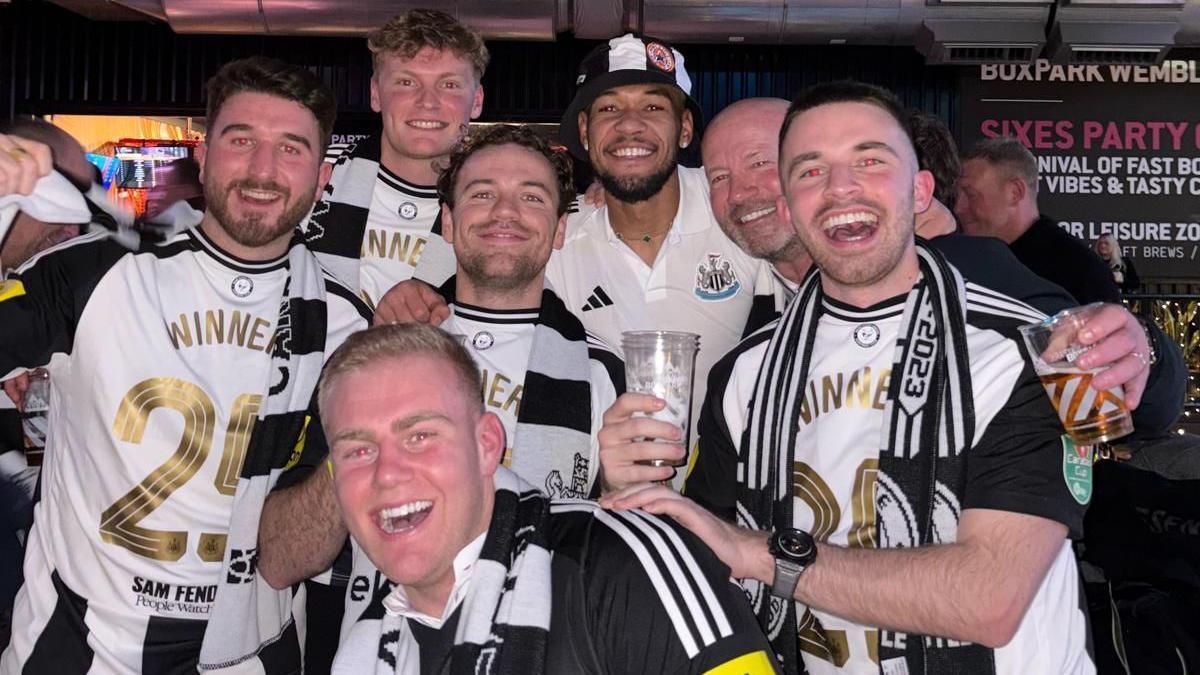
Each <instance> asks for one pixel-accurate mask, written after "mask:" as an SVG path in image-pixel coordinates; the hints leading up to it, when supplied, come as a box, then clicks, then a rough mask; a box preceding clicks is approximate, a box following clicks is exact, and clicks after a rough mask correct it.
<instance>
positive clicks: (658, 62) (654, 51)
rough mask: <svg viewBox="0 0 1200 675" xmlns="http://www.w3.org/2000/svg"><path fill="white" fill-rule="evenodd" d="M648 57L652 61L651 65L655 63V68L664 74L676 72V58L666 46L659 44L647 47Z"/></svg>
mask: <svg viewBox="0 0 1200 675" xmlns="http://www.w3.org/2000/svg"><path fill="white" fill-rule="evenodd" d="M646 57H647V58H649V59H650V63H653V64H654V67H655V68H658V69H659V70H661V71H663V72H664V73H673V72H675V56H674V55H673V54H672V53H671V50H670V49H668V48H667V46H666V45H663V44H659V43H657V42H651V43H650V44H648V45H646Z"/></svg>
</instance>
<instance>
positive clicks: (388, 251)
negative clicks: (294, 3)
mask: <svg viewBox="0 0 1200 675" xmlns="http://www.w3.org/2000/svg"><path fill="white" fill-rule="evenodd" d="M367 47H368V48H369V49H370V50H371V63H372V65H373V67H374V72H373V73H372V75H371V109H372V110H374V111H375V112H377V113H380V116H381V117H382V122H383V128H382V130H381V131H380V132H377V133H375V134H372V135H371V136H369V137H367V138H365V139H362V140H360V141H357V142H355V143H352V144H349V145H335V146H332V147H331V148H330V152H329V154H330V159H331V161H334V162H335V165H334V170H333V176H332V177H331V179H330V181H329V185H328V186H327V187H326V188H325V195H324V197H323V199H322V201H321V203H319V204H318V205H317V206H316V208H314V209H313V218H312V222H311V223H310V225H309V227H308V236H309V245H310V247H312V248H313V250H314V251H316V253H317V255H318V257H320V258H321V261H322V262H323V263H325V265H326V267H327V268H328V269H330V270H331V271H332V272H334V274H335V275H337V276H338V278H340V279H342V280H344V281H345V282H346V283H347V284H349V285H350V286H351V287H352V288H356V289H357V290H358V292H359V293H360V295H361V296H362V298H363V299H364V300H366V301H367V303H368V304H369V305H371V307H372V309H375V310H376V311H377V312H379V314H380V317H379V319H380V320H389V319H390V318H391V315H390V312H389V310H388V305H389V304H390V303H391V302H393V300H387V299H385V294H386V293H387V291H388V290H389V289H391V288H392V286H394V285H395V284H397V283H399V282H401V281H403V280H405V279H408V278H410V277H412V276H413V271H414V270H415V269H416V267H417V263H418V261H420V260H424V261H425V263H424V265H423V273H424V274H425V276H424V277H423V278H425V279H427V280H429V281H431V282H432V283H435V284H439V283H441V282H443V281H445V279H446V277H448V276H450V275H451V274H453V273H454V258H453V254H451V253H450V251H449V247H448V246H446V244H445V242H443V241H442V239H441V237H439V236H436V235H438V234H440V233H441V229H440V226H439V224H438V216H439V213H440V211H441V207H440V205H439V204H438V198H437V189H436V187H435V186H434V183H435V182H436V181H437V177H438V172H439V171H440V170H441V168H442V166H443V165H444V164H445V160H446V157H447V156H448V155H449V154H450V150H451V148H453V147H454V144H455V143H457V142H458V140H459V139H460V138H462V136H463V135H464V134H465V133H466V130H467V125H468V124H470V121H471V120H473V119H475V118H476V117H479V113H480V111H481V110H482V109H483V87H482V86H480V84H479V80H480V78H482V77H483V71H484V70H485V69H486V68H487V63H488V50H487V47H486V46H484V44H483V40H482V39H481V38H480V37H479V35H478V34H477V33H476V32H475V31H473V30H471V29H469V28H467V27H466V26H464V25H462V24H461V23H459V22H458V21H456V20H455V19H454V17H452V16H450V15H449V14H446V13H445V12H441V11H438V10H435V9H413V10H409V11H407V12H405V13H403V14H399V15H397V16H394V17H392V19H391V20H389V21H388V22H387V23H386V24H384V25H383V27H381V28H379V29H378V30H375V31H373V32H372V33H371V34H370V35H369V36H367ZM431 234H432V235H434V236H430V235H431Z"/></svg>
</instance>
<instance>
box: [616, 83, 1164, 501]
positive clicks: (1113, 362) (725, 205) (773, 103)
mask: <svg viewBox="0 0 1200 675" xmlns="http://www.w3.org/2000/svg"><path fill="white" fill-rule="evenodd" d="M787 108H788V102H787V101H784V100H783V99H774V98H752V99H745V100H742V101H738V102H737V103H733V104H731V105H729V106H728V107H726V108H725V109H724V110H722V111H721V112H720V114H718V115H717V116H716V117H714V118H713V121H712V122H711V123H710V124H709V126H708V129H707V130H706V131H705V134H704V142H703V145H702V154H703V157H704V170H705V172H706V174H707V175H708V179H709V194H710V197H711V200H712V207H713V213H714V215H715V216H716V218H717V222H718V223H720V225H721V228H722V229H723V230H724V231H725V233H726V234H728V235H729V237H730V239H733V240H734V241H735V242H737V244H738V246H740V247H742V249H743V250H745V251H746V252H747V253H749V254H750V255H752V256H754V257H756V258H761V259H764V260H766V261H768V262H770V263H771V266H772V269H774V271H775V273H776V275H777V277H778V278H779V281H780V282H781V284H782V285H783V286H785V287H786V289H788V292H787V294H786V296H785V297H783V298H782V299H783V300H787V299H790V297H791V293H793V292H794V291H795V289H796V288H797V287H798V285H799V284H800V282H801V281H802V280H803V278H804V275H805V274H806V273H807V272H808V270H809V269H810V268H811V266H812V260H811V259H810V258H809V256H808V253H807V252H806V251H805V249H804V246H803V244H802V243H801V242H800V237H799V235H798V234H797V233H796V230H795V228H794V227H792V225H791V223H789V222H787V221H786V220H784V219H783V218H782V217H781V216H780V214H779V212H778V211H777V210H776V208H775V204H776V201H777V200H778V199H779V197H780V195H781V194H782V187H781V186H780V182H779V170H778V164H779V161H778V158H779V145H778V138H779V134H778V129H779V127H780V126H782V124H783V119H784V116H785V115H786V113H787ZM909 119H910V120H912V121H914V122H917V121H920V122H921V126H920V127H918V129H919V130H924V133H923V134H919V135H918V136H917V151H918V153H917V154H918V157H919V159H920V161H921V166H922V167H924V166H926V165H927V163H928V164H929V165H933V166H940V165H942V164H953V162H949V161H947V160H945V159H944V158H942V157H941V156H940V155H941V154H943V151H945V150H948V151H950V152H951V153H952V154H951V155H950V159H953V160H957V154H956V153H957V151H956V150H955V149H954V146H953V144H952V141H949V144H948V145H947V141H948V140H949V138H948V136H945V135H941V134H937V133H935V132H934V131H932V130H930V127H931V126H932V123H931V122H930V121H929V120H928V119H921V120H918V116H917V115H910V117H909ZM943 129H944V127H943ZM931 139H932V140H931ZM922 140H924V141H925V142H924V143H922ZM935 141H936V142H935ZM934 175H935V176H938V177H939V178H943V177H945V176H952V177H957V175H958V172H957V170H954V171H952V172H947V171H935V172H934ZM952 185H953V184H951V187H952ZM948 194H949V191H948V190H939V191H936V192H935V195H937V196H940V197H943V198H945V197H947V196H948ZM936 202H937V199H936V198H935V199H933V200H931V204H930V208H929V209H927V210H926V211H924V212H921V213H919V214H917V225H916V228H917V234H918V235H919V236H932V237H933V238H932V239H929V243H930V244H931V245H932V246H933V247H935V248H937V249H938V250H939V251H940V252H942V253H943V254H944V255H945V256H946V257H947V259H949V260H950V262H951V263H952V264H954V265H955V266H956V267H957V268H958V269H959V270H960V271H961V272H962V273H963V275H964V276H965V277H966V278H967V279H968V280H971V281H975V282H978V283H981V284H983V285H985V286H988V287H989V288H993V289H995V290H999V291H1001V292H1003V293H1005V294H1007V295H1010V296H1012V297H1014V298H1016V299H1018V300H1021V301H1023V302H1026V303H1028V304H1030V305H1033V306H1034V307H1036V308H1038V309H1040V310H1041V311H1043V312H1046V313H1047V314H1053V313H1055V312H1057V311H1060V310H1062V309H1065V308H1067V307H1071V306H1074V305H1076V304H1078V303H1077V302H1076V301H1075V300H1074V299H1073V298H1071V297H1070V296H1069V295H1068V294H1067V293H1066V291H1063V290H1062V289H1061V288H1059V287H1057V286H1055V285H1053V284H1050V283H1048V282H1045V281H1043V280H1042V279H1040V278H1038V277H1036V276H1034V275H1033V274H1032V273H1031V272H1030V271H1029V270H1027V269H1026V268H1025V267H1024V266H1022V265H1021V264H1020V262H1019V261H1017V260H1016V259H1015V258H1014V257H1013V256H1012V254H1011V253H1009V252H1008V250H1007V248H1006V247H1005V246H1004V245H1003V244H1002V243H1001V242H998V241H994V240H990V239H980V238H975V237H967V236H963V235H949V236H938V235H939V234H940V233H941V231H942V230H943V229H944V228H943V227H941V226H940V225H939V226H937V227H935V228H933V232H932V233H931V234H927V233H926V232H928V229H929V223H928V222H927V221H925V217H926V216H927V215H928V214H929V213H930V211H933V210H934V209H935V208H937V203H936ZM944 210H945V209H944V208H942V209H941V211H944ZM748 215H749V216H750V217H747V216H748ZM933 220H935V221H937V222H939V223H940V222H941V221H942V217H941V215H940V214H939V215H938V216H937V217H936V218H934V219H933ZM923 224H924V225H926V230H925V231H923V230H922V225H923ZM774 300H775V298H771V297H765V298H763V297H757V298H755V304H754V309H753V310H752V312H751V318H750V324H751V325H750V326H749V328H748V330H747V332H748V333H749V332H753V331H754V330H757V329H758V328H761V327H763V326H765V325H767V324H768V323H770V322H771V321H774V320H775V319H777V318H778V317H779V315H780V314H781V313H782V311H783V304H777V303H776V302H775V301H774ZM1091 327H1092V329H1093V330H1094V331H1095V334H1094V336H1093V337H1092V342H1094V343H1095V345H1096V347H1095V349H1093V350H1092V351H1091V352H1090V355H1089V359H1094V362H1093V363H1092V365H1091V367H1094V368H1106V367H1107V368H1109V369H1108V370H1107V371H1106V372H1105V374H1104V375H1102V376H1101V377H1100V378H1099V381H1098V382H1097V383H1096V386H1097V387H1098V388H1101V389H1103V388H1108V387H1112V386H1113V385H1114V384H1117V385H1121V386H1123V387H1125V392H1126V397H1127V398H1126V400H1127V401H1129V402H1133V403H1134V404H1135V407H1134V420H1135V422H1134V424H1135V427H1136V428H1137V429H1138V431H1139V433H1146V435H1147V436H1154V435H1158V434H1159V433H1161V432H1162V431H1163V430H1165V429H1166V428H1167V426H1168V425H1169V424H1171V423H1172V422H1173V420H1174V419H1175V418H1177V417H1178V416H1179V413H1180V407H1181V401H1182V396H1181V392H1182V386H1183V384H1184V379H1185V376H1186V369H1185V368H1184V367H1183V359H1182V355H1181V354H1179V352H1178V349H1177V348H1175V349H1172V348H1171V347H1167V348H1165V349H1163V350H1162V354H1161V355H1160V358H1159V359H1158V362H1157V363H1156V364H1154V365H1153V366H1151V367H1147V366H1146V364H1145V363H1143V361H1142V360H1141V359H1139V358H1138V357H1137V356H1135V354H1139V353H1140V354H1146V353H1148V350H1149V346H1148V338H1147V333H1146V332H1145V331H1144V330H1143V328H1142V324H1141V323H1140V322H1139V321H1138V319H1137V317H1135V316H1134V315H1133V314H1131V313H1130V312H1129V311H1128V310H1127V309H1125V308H1124V307H1122V306H1120V305H1109V306H1107V307H1105V308H1104V310H1103V311H1102V312H1101V313H1100V315H1098V316H1097V317H1095V318H1094V319H1093V320H1092V326H1091ZM1151 330H1152V331H1154V332H1156V333H1157V332H1158V328H1157V327H1153V328H1152V329H1151ZM1156 338H1157V339H1156V341H1157V343H1158V344H1167V345H1172V344H1173V343H1171V341H1170V340H1167V339H1166V337H1165V336H1162V337H1157V336H1156ZM753 342H754V341H753V340H747V341H746V342H745V343H743V345H742V346H740V347H739V348H737V349H734V350H733V351H731V352H730V353H729V354H727V355H726V356H725V357H724V358H722V359H721V360H720V361H719V362H718V363H717V364H716V365H715V366H713V368H712V370H711V371H710V373H709V383H708V392H709V396H708V400H707V401H706V402H705V405H704V408H703V409H702V411H701V413H700V418H699V420H698V432H699V436H700V439H699V448H700V450H699V452H698V454H697V458H696V464H695V467H694V468H693V470H692V471H691V472H690V474H689V476H688V481H687V487H686V490H685V491H684V492H685V494H687V495H689V496H690V497H692V498H693V499H695V500H696V501H698V502H700V503H701V504H703V505H704V506H705V507H706V508H708V509H709V510H710V511H713V512H714V513H717V514H719V515H722V516H723V517H727V518H730V519H732V517H733V509H734V502H735V495H733V494H732V493H731V492H729V491H727V490H720V489H718V488H719V486H720V485H723V484H724V483H725V479H726V477H727V476H728V475H729V474H730V473H731V472H733V471H735V470H736V466H737V447H736V446H735V445H725V444H723V440H724V439H726V438H727V433H728V432H727V430H726V429H725V427H724V424H725V423H724V418H725V416H724V412H723V409H722V399H723V397H724V392H725V389H726V386H727V384H728V380H729V376H730V371H731V369H732V368H733V364H734V362H735V361H736V360H737V357H738V355H739V354H740V353H741V351H743V349H744V348H745V347H746V345H748V344H751V343H753ZM1147 377H1148V379H1147ZM1143 393H1144V395H1143ZM1139 400H1140V401H1141V404H1140V405H1137V404H1138V402H1139ZM655 405H656V403H655V402H654V400H653V399H652V398H650V397H641V396H639V395H637V394H626V395H624V396H622V397H621V398H620V399H619V400H618V404H617V407H616V408H615V409H614V410H613V411H612V413H610V415H609V417H608V419H607V420H606V424H605V427H604V428H603V429H602V430H601V436H600V438H601V444H600V452H601V459H602V463H603V465H604V467H603V469H604V474H605V476H606V477H607V483H608V485H609V487H610V488H621V487H626V486H628V485H631V484H633V483H636V482H639V481H640V480H644V479H643V478H641V475H642V473H643V467H642V466H641V465H639V464H637V463H636V462H637V461H638V460H641V461H644V460H646V459H661V458H663V457H665V456H666V455H665V454H664V448H663V447H662V445H661V444H657V443H645V442H643V441H642V440H641V439H642V438H643V437H645V436H648V435H649V436H653V431H652V430H648V429H646V428H645V426H646V425H647V424H652V422H647V421H644V420H637V421H636V422H635V423H632V424H630V423H629V422H631V421H632V420H633V415H634V414H635V413H642V412H651V411H652V410H654V407H653V406H655ZM732 440H734V441H736V440H737V439H732Z"/></svg>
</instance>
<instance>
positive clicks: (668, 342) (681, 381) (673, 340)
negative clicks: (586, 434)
mask: <svg viewBox="0 0 1200 675" xmlns="http://www.w3.org/2000/svg"><path fill="white" fill-rule="evenodd" d="M621 348H622V351H624V352H625V390H626V391H631V392H634V393H638V394H653V395H654V396H657V397H659V398H661V399H663V400H664V401H666V402H667V405H666V407H664V408H663V409H662V410H659V411H657V412H655V413H652V414H651V415H650V416H651V417H653V418H654V419H657V420H662V421H664V422H669V423H671V424H674V425H675V426H677V427H679V429H680V432H681V436H680V438H681V439H682V441H681V442H682V443H683V447H684V449H685V451H686V449H687V448H689V447H691V443H690V440H689V438H688V430H689V429H690V428H691V424H690V422H691V411H692V383H693V381H694V380H695V375H696V352H698V351H699V350H700V336H699V335H696V334H695V333H682V332H675V331H665V330H652V331H625V332H624V333H622V334H621ZM655 440H657V439H655ZM664 442H671V443H674V442H676V441H664ZM648 463H649V464H651V465H653V466H666V465H668V462H667V461H666V460H650V461H649V462H648ZM686 463H687V457H686V456H685V457H684V458H683V459H682V460H681V461H680V463H679V464H676V465H675V466H683V465H685V464H686Z"/></svg>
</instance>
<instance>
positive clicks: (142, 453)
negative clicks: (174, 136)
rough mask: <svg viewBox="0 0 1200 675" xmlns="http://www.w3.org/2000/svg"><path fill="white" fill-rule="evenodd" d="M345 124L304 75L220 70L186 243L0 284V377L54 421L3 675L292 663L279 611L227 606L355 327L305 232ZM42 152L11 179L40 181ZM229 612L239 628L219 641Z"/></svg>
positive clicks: (76, 250)
mask: <svg viewBox="0 0 1200 675" xmlns="http://www.w3.org/2000/svg"><path fill="white" fill-rule="evenodd" d="M335 113H336V102H335V101H334V98H333V94H332V92H331V91H330V90H329V89H328V87H326V86H325V85H324V84H322V83H321V81H320V80H319V79H317V78H316V76H314V75H312V74H311V73H309V72H308V71H306V70H303V69H300V68H297V67H294V66H290V65H287V64H284V63H282V62H279V61H275V60H271V59H265V58H251V59H245V60H242V61H234V62H231V63H229V64H226V65H225V66H224V67H222V68H221V69H220V70H219V71H218V72H217V74H216V75H214V76H213V78H212V79H211V80H210V81H209V84H208V128H209V134H208V137H207V138H206V139H205V142H204V144H203V145H202V146H200V147H199V148H198V149H197V158H198V159H199V161H200V164H201V178H202V180H203V183H204V191H205V196H206V198H207V202H208V205H209V210H208V211H206V212H205V213H204V216H203V220H202V221H201V223H200V224H199V225H198V226H197V227H196V228H194V229H190V230H187V231H185V232H182V233H180V234H177V235H175V236H174V237H172V238H171V239H170V240H169V241H167V242H164V243H162V244H149V243H143V244H142V245H141V246H139V247H138V248H137V249H136V250H132V251H131V250H127V249H125V248H123V247H122V246H121V245H120V244H118V243H116V242H115V241H113V240H111V239H108V238H106V237H105V235H104V234H103V233H97V234H89V235H85V236H82V237H78V238H76V239H74V240H73V241H71V242H69V243H66V244H63V245H60V246H59V247H57V248H55V249H52V250H51V251H49V252H46V253H44V254H42V255H41V256H38V257H36V258H34V260H33V261H31V262H30V263H29V264H27V265H25V266H23V267H21V268H19V269H18V270H17V272H16V274H15V275H14V276H13V277H12V279H10V280H9V281H8V282H6V283H5V284H3V285H0V324H2V325H4V327H5V328H4V330H3V331H2V332H0V375H4V374H7V373H9V372H11V371H12V370H13V369H14V368H17V367H33V366H42V365H46V367H47V369H48V370H49V371H50V375H51V378H50V383H51V386H50V403H51V410H52V411H57V412H52V413H51V416H50V425H51V430H50V434H49V437H48V441H47V452H46V459H45V465H44V467H43V477H42V489H41V499H40V501H39V502H38V503H37V505H36V507H35V511H34V525H33V529H32V531H31V533H30V536H29V542H28V552H27V554H26V558H25V568H24V569H25V574H24V578H25V585H24V586H23V588H22V589H21V591H20V593H19V594H18V597H17V601H16V608H15V610H14V620H13V627H14V631H13V638H12V642H11V644H10V645H9V646H8V649H7V650H6V651H5V652H4V655H3V660H2V661H0V671H3V672H5V673H17V672H24V673H68V674H75V673H167V672H171V673H178V672H189V671H192V672H194V671H195V669H196V666H197V661H198V658H199V653H200V651H201V640H202V638H205V639H206V640H208V641H209V642H215V643H216V644H217V646H218V647H219V649H218V650H217V651H218V661H220V662H226V663H227V662H230V661H231V660H232V659H233V658H235V657H245V663H246V664H247V665H249V663H250V662H257V660H258V659H259V658H262V659H266V660H270V661H272V662H273V663H278V664H284V665H285V666H286V667H288V668H296V669H298V668H299V667H300V658H299V657H300V655H299V648H298V640H297V636H296V633H295V632H294V630H293V631H292V632H290V633H288V632H287V631H282V632H281V631H279V630H276V629H278V628H280V627H282V626H285V625H291V623H290V619H291V616H290V612H289V609H290V608H289V606H288V604H287V602H286V601H283V602H281V603H279V604H277V605H274V604H271V603H267V602H264V603H262V604H257V603H254V602H253V601H252V600H249V599H247V596H240V595H238V592H239V589H251V588H256V587H257V586H256V584H257V583H258V580H257V577H256V576H255V574H254V572H253V566H252V565H248V564H247V562H248V561H249V560H253V558H254V555H255V547H256V535H257V519H258V514H259V511H260V509H261V507H262V498H263V497H264V496H265V492H266V489H267V486H268V485H269V483H270V482H271V481H272V480H273V476H278V473H279V471H280V470H281V469H282V467H283V466H284V465H285V464H287V463H288V462H289V461H290V460H291V459H293V458H292V457H291V455H292V453H293V448H296V447H297V440H298V438H299V437H300V435H301V431H302V429H303V427H304V422H305V416H306V413H308V412H309V403H310V400H311V399H312V397H313V394H314V392H315V389H316V383H317V379H318V376H319V374H320V368H321V364H322V363H323V362H324V355H325V353H326V352H331V351H332V350H333V348H334V347H336V346H337V345H338V344H339V343H340V342H341V340H342V338H344V337H345V336H346V335H347V334H349V333H350V332H352V331H354V330H357V329H359V328H361V327H363V326H364V325H365V323H366V318H365V309H364V308H363V307H362V305H361V303H358V302H357V301H356V300H355V299H354V298H353V296H352V295H351V294H350V292H349V291H348V290H347V289H345V288H343V287H341V286H339V285H337V284H336V283H335V282H333V281H332V280H331V279H329V278H328V277H326V276H325V275H324V274H323V273H322V272H321V270H320V268H319V265H318V264H317V261H316V259H315V258H314V257H313V256H312V254H311V253H310V252H309V251H308V250H307V249H306V248H305V247H304V246H303V244H302V243H301V242H300V238H299V236H298V232H297V230H296V227H297V225H298V224H299V222H300V220H301V219H302V218H303V217H304V216H305V214H307V212H308V210H309V209H310V208H311V207H312V205H313V202H314V201H315V199H316V197H317V195H318V194H319V193H320V190H321V187H322V185H323V184H324V182H325V180H326V179H327V178H328V176H329V167H328V165H325V164H323V163H322V161H321V158H322V153H323V151H324V149H325V144H326V142H327V139H328V137H329V130H330V128H331V127H332V125H333V118H334V115H335ZM10 142H12V139H10V138H4V139H3V141H0V148H6V147H8V146H7V144H8V143H10ZM35 154H36V153H34V152H33V150H32V149H30V150H22V151H20V152H14V151H12V150H9V151H8V152H6V153H5V162H6V163H8V164H9V165H10V166H11V165H12V164H14V163H15V168H16V169H18V170H20V171H22V172H25V173H26V174H30V173H35V162H34V160H33V158H34V156H35ZM37 168H38V169H40V170H41V171H42V172H44V171H47V170H48V169H49V166H45V167H41V166H40V163H38V165H37ZM0 173H3V172H0ZM3 187H4V186H3V185H0V188H3ZM4 191H7V190H4ZM35 196H36V193H35ZM251 429H254V430H255V433H253V434H252V433H251ZM318 446H319V442H315V441H314V442H313V443H310V444H309V446H308V450H309V451H310V452H313V453H316V454H317V455H318V456H320V455H323V454H324V450H323V447H318ZM301 447H303V446H301ZM223 562H225V563H227V564H228V567H227V568H224V569H223V565H222V563H223ZM230 577H233V578H234V579H235V581H236V584H237V585H236V588H234V589H233V590H234V593H233V595H231V596H230V595H226V591H227V590H230V589H228V588H222V592H221V593H217V589H218V586H219V585H221V584H224V583H227V582H228V579H229V578H230ZM226 599H228V600H231V601H233V604H234V605H236V606H238V607H239V608H240V610H241V611H242V613H241V614H240V615H236V613H235V616H234V618H229V617H228V616H227V617H226V619H223V620H221V621H213V622H211V623H209V622H208V620H207V619H208V618H209V617H210V616H212V615H213V614H215V613H217V612H218V608H219V607H220V606H221V604H222V601H223V600H226ZM238 600H246V602H241V603H239V602H238ZM227 604H228V603H227ZM285 616H286V618H285ZM209 629H211V632H212V633H213V635H208V636H207V637H206V630H209ZM260 630H266V631H269V632H270V634H269V637H270V638H271V642H272V645H271V647H270V648H269V649H266V650H263V651H261V652H259V651H256V650H257V647H258V646H259V639H260V638H263V639H265V638H266V637H267V636H265V635H260V634H259V632H258V631H260ZM218 633H219V635H215V634H218ZM248 643H252V647H249V646H248V647H247V651H245V652H243V651H238V649H239V647H241V646H244V645H247V644H248ZM206 645H207V642H206ZM231 653H232V654H231ZM221 656H224V657H225V658H220V657H221Z"/></svg>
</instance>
